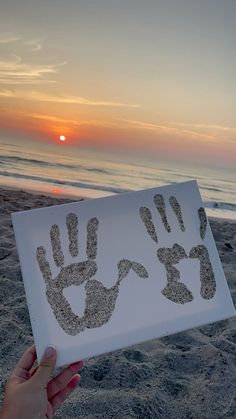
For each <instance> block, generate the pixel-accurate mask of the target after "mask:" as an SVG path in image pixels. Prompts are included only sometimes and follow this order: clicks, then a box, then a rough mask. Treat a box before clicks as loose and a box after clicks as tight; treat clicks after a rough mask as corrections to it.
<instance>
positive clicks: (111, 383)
mask: <svg viewBox="0 0 236 419" xmlns="http://www.w3.org/2000/svg"><path fill="white" fill-rule="evenodd" d="M63 202H69V201H68V200H63V199H56V198H51V197H49V196H42V195H33V194H30V193H27V192H23V191H11V190H4V189H1V190H0V312H1V317H0V319H1V320H0V321H1V323H0V327H1V333H0V369H1V376H0V383H1V394H2V393H3V388H4V383H5V379H6V377H7V376H8V374H9V372H10V371H11V370H12V368H13V367H14V365H15V363H16V361H17V360H18V359H19V356H20V355H21V354H22V352H23V351H24V350H25V349H26V348H27V347H28V346H29V345H30V344H31V343H32V342H33V339H32V331H31V326H30V321H29V315H28V309H27V305H26V299H25V293H24V286H23V283H22V278H21V273H20V267H19V260H18V255H17V250H16V246H15V239H14V234H13V229H12V225H11V219H10V213H11V212H14V211H22V210H26V209H31V208H38V207H43V206H48V205H53V204H58V203H63ZM211 227H212V230H213V234H214V238H215V240H216V244H217V248H218V251H219V255H220V258H221V261H222V263H223V267H224V271H225V275H226V278H227V280H228V284H229V287H230V290H231V293H232V297H233V300H234V302H236V222H233V221H226V220H216V219H214V220H213V219H212V220H211ZM81 376H82V380H81V385H80V386H79V387H78V389H76V390H75V392H74V393H73V395H72V396H71V398H70V399H69V400H68V401H67V402H65V403H64V405H63V407H62V408H61V409H60V410H59V411H58V412H57V414H56V416H55V417H56V418H58V419H59V418H61V419H62V418H63V419H66V418H79V417H82V418H84V419H86V418H157V417H161V418H175V419H176V418H199V419H200V418H235V417H236V319H230V320H227V321H222V322H219V323H215V324H212V325H209V326H204V327H201V328H198V329H193V330H191V331H188V332H184V333H179V334H176V335H172V336H169V337H166V338H163V339H159V340H153V341H150V342H146V343H143V344H141V345H137V346H135V347H131V348H127V349H123V350H119V351H116V352H113V353H112V354H106V355H102V356H99V357H97V358H95V359H91V360H90V361H87V362H86V363H85V366H84V368H83V370H82V371H81Z"/></svg>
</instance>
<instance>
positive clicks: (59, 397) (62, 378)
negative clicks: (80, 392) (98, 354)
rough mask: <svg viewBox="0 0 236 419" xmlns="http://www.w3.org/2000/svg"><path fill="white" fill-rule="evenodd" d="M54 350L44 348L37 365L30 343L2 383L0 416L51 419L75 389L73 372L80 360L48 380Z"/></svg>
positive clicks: (76, 379)
mask: <svg viewBox="0 0 236 419" xmlns="http://www.w3.org/2000/svg"><path fill="white" fill-rule="evenodd" d="M56 357H57V354H56V350H55V349H54V348H51V347H49V348H47V349H46V351H45V353H44V356H43V358H42V361H41V362H40V364H39V366H38V367H37V368H32V367H33V364H34V362H35V360H36V351H35V346H34V345H33V346H31V347H30V348H29V349H28V350H27V351H26V352H25V353H24V354H23V356H22V358H21V359H20V360H19V362H18V363H17V365H16V367H15V369H14V371H13V372H12V374H11V376H10V377H9V379H8V381H7V384H6V391H5V397H4V402H3V409H2V411H1V413H0V419H22V418H24V419H51V418H52V417H53V414H54V413H55V411H56V410H57V409H58V407H59V406H60V405H61V404H62V403H63V402H64V400H65V399H66V398H67V397H68V396H69V395H70V393H71V392H72V391H73V390H74V389H75V388H76V386H77V384H78V383H79V381H80V376H79V375H78V374H76V373H77V372H78V370H79V368H80V367H81V366H82V361H79V362H76V363H74V364H71V365H69V366H68V367H67V368H66V369H64V370H63V371H62V372H61V373H60V374H59V375H57V376H56V377H54V378H53V379H52V380H51V381H49V378H50V374H51V373H52V372H53V369H54V367H55V364H56Z"/></svg>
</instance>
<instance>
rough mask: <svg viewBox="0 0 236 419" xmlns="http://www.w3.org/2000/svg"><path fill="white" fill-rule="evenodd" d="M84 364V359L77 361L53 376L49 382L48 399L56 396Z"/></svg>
mask: <svg viewBox="0 0 236 419" xmlns="http://www.w3.org/2000/svg"><path fill="white" fill-rule="evenodd" d="M82 366H83V362H82V361H78V362H75V363H74V364H71V365H69V367H67V368H66V369H65V370H64V371H62V372H61V373H60V374H58V375H57V376H56V377H55V378H53V379H52V380H51V381H50V383H49V384H48V388H47V390H48V399H51V398H52V397H54V396H55V395H56V394H57V393H59V392H60V391H62V390H63V389H64V388H65V387H66V386H67V385H68V383H69V382H70V380H71V379H72V377H73V376H74V375H75V373H77V372H78V371H79V369H80V368H81V367H82Z"/></svg>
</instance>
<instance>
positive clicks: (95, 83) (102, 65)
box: [0, 0, 236, 167]
mask: <svg viewBox="0 0 236 419" xmlns="http://www.w3.org/2000/svg"><path fill="white" fill-rule="evenodd" d="M235 20H236V1H235V0H224V1H222V0H197V1H196V0H145V1H143V0H93V1H92V0H67V1H65V0H63V1H62V0H40V1H39V0H37V1H35V0H8V1H7V2H2V4H1V15H0V140H2V139H4V140H6V139H11V138H16V139H18V140H19V142H20V141H21V140H23V139H30V140H31V142H32V144H33V143H34V142H35V143H37V142H40V141H41V142H42V143H43V142H48V143H50V142H58V141H59V140H58V138H59V136H60V135H65V136H66V144H67V145H68V146H70V145H71V146H77V147H86V148H95V149H96V148H97V149H100V150H103V149H104V150H111V151H113V152H116V151H119V150H121V151H122V152H127V153H130V154H135V153H137V154H140V155H147V156H148V155H149V156H152V157H153V156H154V157H155V156H156V157H157V158H163V159H167V158H168V159H170V160H171V159H173V160H178V161H187V162H194V163H198V162H199V163H205V164H209V165H215V166H216V167H217V166H221V167H222V166H225V167H235V166H236V112H235V109H236V103H235V102H236V99H235V98H236V76H235V74H236V48H235V39H236V25H235ZM63 146H65V144H64V145H63Z"/></svg>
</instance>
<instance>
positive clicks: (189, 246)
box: [12, 181, 235, 366]
mask: <svg viewBox="0 0 236 419" xmlns="http://www.w3.org/2000/svg"><path fill="white" fill-rule="evenodd" d="M12 220H13V226H14V231H15V236H16V243H17V248H18V253H19V258H20V264H21V270H22V276H23V280H24V285H25V291H26V297H27V302H28V307H29V312H30V319H31V324H32V330H33V335H34V339H35V344H36V349H37V354H38V357H39V359H40V358H41V356H42V354H43V351H44V349H45V347H46V346H48V345H53V346H55V347H56V349H57V351H58V359H57V366H61V365H65V364H68V363H70V362H74V361H76V360H78V359H85V358H88V357H92V356H95V355H98V354H101V353H104V352H109V351H112V350H115V349H118V348H121V347H125V346H128V345H132V344H135V343H139V342H142V341H145V340H148V339H152V338H156V337H161V336H165V335H168V334H171V333H175V332H179V331H182V330H186V329H189V328H192V327H196V326H200V325H203V324H206V323H210V322H214V321H218V320H222V319H225V318H228V317H231V316H234V315H235V308H234V305H233V303H232V299H231V295H230V292H229V289H228V285H227V282H226V279H225V276H224V272H223V269H222V266H221V262H220V259H219V256H218V253H217V249H216V246H215V243H214V239H213V236H212V232H211V229H210V226H209V223H208V220H207V218H206V214H205V212H204V209H203V204H202V201H201V197H200V193H199V190H198V186H197V183H196V181H190V182H184V183H179V184H174V185H169V186H165V187H161V188H152V189H148V190H142V191H138V192H130V193H125V194H120V195H116V196H111V197H106V198H99V199H93V200H86V201H79V202H75V203H69V204H64V205H57V206H52V207H47V208H40V209H34V210H29V211H23V212H18V213H14V214H12Z"/></svg>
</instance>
